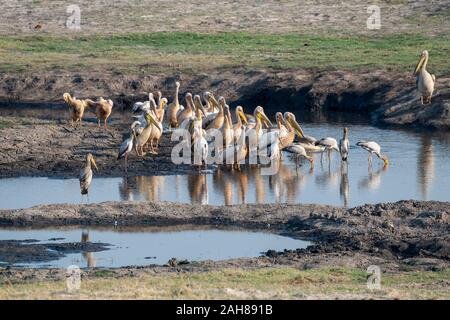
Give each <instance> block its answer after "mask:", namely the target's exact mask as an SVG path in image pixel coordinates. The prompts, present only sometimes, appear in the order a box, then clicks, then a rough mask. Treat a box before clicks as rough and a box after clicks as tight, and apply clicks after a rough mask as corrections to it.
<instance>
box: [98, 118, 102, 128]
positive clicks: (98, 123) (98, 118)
mask: <svg viewBox="0 0 450 320" xmlns="http://www.w3.org/2000/svg"><path fill="white" fill-rule="evenodd" d="M97 124H98V126H99V127H101V124H100V118H97Z"/></svg>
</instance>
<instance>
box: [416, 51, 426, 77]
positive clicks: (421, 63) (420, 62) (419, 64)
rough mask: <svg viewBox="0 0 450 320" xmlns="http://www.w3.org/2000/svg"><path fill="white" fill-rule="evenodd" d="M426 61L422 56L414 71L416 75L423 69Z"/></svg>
mask: <svg viewBox="0 0 450 320" xmlns="http://www.w3.org/2000/svg"><path fill="white" fill-rule="evenodd" d="M424 61H425V56H424V55H422V56H421V57H420V60H419V62H418V63H417V66H416V69H414V75H416V74H417V72H418V71H419V70H420V68H421V67H422V65H423V62H424Z"/></svg>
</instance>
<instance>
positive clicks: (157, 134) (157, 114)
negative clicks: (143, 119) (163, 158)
mask: <svg viewBox="0 0 450 320" xmlns="http://www.w3.org/2000/svg"><path fill="white" fill-rule="evenodd" d="M166 104H167V99H166V98H162V99H161V102H160V106H159V107H160V109H158V108H157V106H156V102H155V100H153V99H152V100H150V108H151V110H152V112H153V114H154V119H155V120H156V122H157V123H158V126H156V125H153V126H154V127H153V128H152V132H151V133H150V137H149V142H150V150H151V152H152V153H155V150H154V148H155V146H156V149H158V148H159V140H160V139H161V136H162V133H163V124H162V123H163V119H164V108H165V106H166Z"/></svg>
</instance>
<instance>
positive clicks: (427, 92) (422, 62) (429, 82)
mask: <svg viewBox="0 0 450 320" xmlns="http://www.w3.org/2000/svg"><path fill="white" fill-rule="evenodd" d="M427 63H428V51H427V50H425V51H423V52H422V54H421V55H420V59H419V62H418V63H417V66H416V68H415V69H414V75H415V76H416V77H417V79H416V84H417V91H418V92H419V94H420V101H421V103H422V104H426V103H431V96H432V95H433V91H434V83H435V82H436V77H435V76H434V74H430V73H429V72H428V71H427V69H426V68H427Z"/></svg>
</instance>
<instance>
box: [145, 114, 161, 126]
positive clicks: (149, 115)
mask: <svg viewBox="0 0 450 320" xmlns="http://www.w3.org/2000/svg"><path fill="white" fill-rule="evenodd" d="M145 118H146V119H147V120H148V121H150V122H151V123H153V124H154V125H155V126H156V127H158V128H159V124H158V122H156V120H155V118H153V116H152V115H151V114H147V115H146V117H145Z"/></svg>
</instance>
